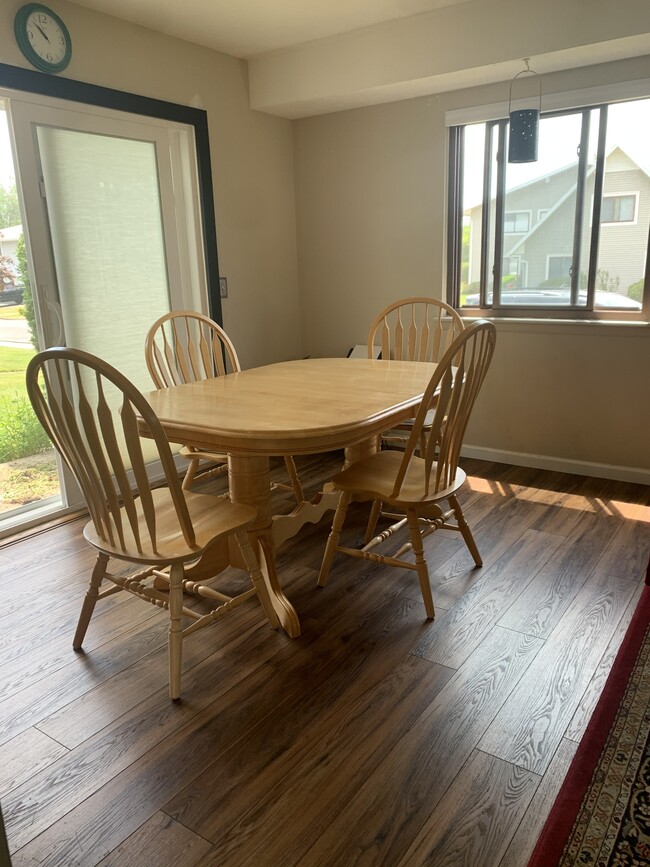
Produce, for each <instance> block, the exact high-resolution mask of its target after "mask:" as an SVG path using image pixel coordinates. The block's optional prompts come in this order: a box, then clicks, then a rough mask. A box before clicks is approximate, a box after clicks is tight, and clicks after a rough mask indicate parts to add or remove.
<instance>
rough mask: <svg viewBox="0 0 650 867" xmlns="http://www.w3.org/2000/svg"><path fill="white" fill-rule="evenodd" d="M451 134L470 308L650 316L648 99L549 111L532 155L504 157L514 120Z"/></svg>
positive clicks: (457, 302) (462, 289) (460, 304)
mask: <svg viewBox="0 0 650 867" xmlns="http://www.w3.org/2000/svg"><path fill="white" fill-rule="evenodd" d="M449 135H450V149H449V220H448V245H447V251H448V257H447V262H448V272H447V283H448V287H447V288H448V297H449V299H450V300H451V303H453V305H454V306H455V307H456V308H457V309H459V310H460V312H461V313H463V311H464V310H465V311H467V313H468V314H470V315H476V313H477V311H481V312H484V313H485V314H487V315H489V314H490V312H491V311H495V312H496V311H498V315H499V316H509V315H510V316H518V317H521V316H524V317H525V316H530V317H533V318H540V317H541V318H571V319H581V318H583V319H598V318H601V319H603V318H606V319H621V320H638V321H646V320H649V319H650V278H649V277H648V274H647V272H648V270H649V269H648V248H649V242H650V237H649V236H650V206H649V205H648V203H650V173H648V165H647V157H646V142H647V141H648V137H649V136H650V99H646V98H644V99H636V100H630V101H627V102H615V103H609V104H599V105H596V106H588V107H584V108H577V109H568V110H559V111H549V112H546V113H544V114H543V115H542V116H541V118H540V125H539V158H538V160H537V161H536V162H534V163H519V164H512V163H508V162H507V161H506V155H507V151H508V147H507V144H508V120H507V119H506V118H500V119H496V120H490V121H487V122H484V123H466V124H463V125H454V126H451V127H450V130H449ZM533 215H537V219H536V220H535V219H534V217H533ZM612 227H613V228H612Z"/></svg>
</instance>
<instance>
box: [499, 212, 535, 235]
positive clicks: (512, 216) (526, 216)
mask: <svg viewBox="0 0 650 867" xmlns="http://www.w3.org/2000/svg"><path fill="white" fill-rule="evenodd" d="M529 229H530V212H529V211H508V212H507V213H506V214H505V215H504V217H503V231H504V232H506V233H507V234H509V235H512V234H514V233H515V232H518V233H521V234H523V233H525V232H527V231H528V230H529Z"/></svg>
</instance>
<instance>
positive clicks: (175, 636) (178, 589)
mask: <svg viewBox="0 0 650 867" xmlns="http://www.w3.org/2000/svg"><path fill="white" fill-rule="evenodd" d="M184 575H185V570H184V569H183V564H182V563H173V564H172V566H171V568H170V570H169V638H168V644H169V697H170V698H171V699H172V700H173V701H178V699H179V698H180V696H181V667H182V663H183V624H182V616H183V577H184Z"/></svg>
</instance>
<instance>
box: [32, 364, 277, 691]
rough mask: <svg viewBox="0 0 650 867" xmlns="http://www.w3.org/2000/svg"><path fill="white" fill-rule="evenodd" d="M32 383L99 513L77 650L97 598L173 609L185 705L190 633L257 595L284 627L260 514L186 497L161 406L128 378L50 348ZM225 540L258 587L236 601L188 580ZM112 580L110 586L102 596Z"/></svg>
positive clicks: (52, 433) (175, 679)
mask: <svg viewBox="0 0 650 867" xmlns="http://www.w3.org/2000/svg"><path fill="white" fill-rule="evenodd" d="M26 377H27V391H28V394H29V398H30V400H31V403H32V406H33V407H34V411H35V413H36V415H37V417H38V419H39V421H40V422H41V424H42V425H43V427H44V428H45V430H46V432H47V434H48V436H49V437H50V439H51V440H52V443H53V444H54V446H55V448H56V449H57V450H58V451H59V453H60V455H61V457H62V458H63V460H64V461H65V462H66V464H67V465H68V467H69V468H70V470H71V471H72V473H73V474H74V476H75V478H76V480H77V482H78V483H79V486H80V487H81V490H82V492H83V495H84V498H85V500H86V504H87V506H88V510H89V512H90V517H91V520H90V521H89V522H88V523H87V524H86V526H85V528H84V536H85V538H86V540H87V541H88V542H89V543H90V544H91V545H92V546H93V547H94V548H95V549H96V550H97V560H96V562H95V566H94V569H93V572H92V576H91V579H90V587H89V588H88V592H87V593H86V596H85V599H84V602H83V606H82V609H81V615H80V617H79V622H78V625H77V630H76V633H75V636H74V640H73V645H72V646H73V647H74V648H75V650H79V649H80V648H81V645H82V642H83V639H84V636H85V634H86V629H87V627H88V624H89V622H90V618H91V616H92V613H93V610H94V608H95V603H96V602H97V600H98V599H103V598H105V597H106V596H110V595H112V594H113V593H117V592H119V591H121V590H126V591H128V592H129V593H132V594H133V595H134V596H136V597H137V598H139V599H142V600H144V601H145V602H149V603H151V604H153V605H155V606H158V607H159V608H163V609H165V610H167V611H169V693H170V696H171V698H172V699H178V698H179V696H180V689H181V664H182V651H183V641H184V639H185V638H186V637H187V636H188V635H191V634H192V633H194V632H196V631H197V630H200V629H202V628H204V627H205V626H208V625H209V624H211V623H214V622H215V621H216V620H218V619H219V618H221V617H222V616H223V615H224V614H226V612H228V611H230V610H231V609H232V608H234V607H236V606H238V605H240V604H241V603H242V602H245V601H246V600H247V599H249V598H251V597H253V596H257V597H258V598H259V601H260V603H261V605H262V607H263V609H264V612H265V614H266V616H267V618H268V620H269V622H270V624H271V626H272V627H273V628H277V626H278V619H277V616H276V614H275V611H274V610H273V607H272V604H271V599H270V596H269V591H268V588H267V586H266V584H265V581H264V578H263V577H262V573H261V571H260V568H259V564H258V561H257V559H256V556H255V554H254V552H253V549H252V546H251V542H250V539H249V535H248V532H247V529H246V528H247V527H248V526H249V524H250V523H251V522H252V521H254V520H255V517H256V510H255V509H254V508H253V507H251V506H246V505H235V504H234V503H231V502H230V500H228V499H227V498H223V497H213V496H207V495H204V494H196V493H192V492H191V491H184V490H183V489H182V487H181V484H180V481H179V479H178V475H177V471H176V466H175V463H174V458H173V455H172V453H171V449H170V447H169V443H168V442H167V439H166V437H165V433H164V431H163V429H162V427H161V425H160V422H159V420H158V418H157V417H156V415H155V414H154V412H153V410H152V409H151V407H150V406H149V404H148V403H147V401H146V400H145V398H144V397H143V396H142V395H141V394H140V392H139V391H138V390H137V389H136V388H135V386H134V385H133V384H132V383H131V382H129V380H128V379H126V377H124V376H123V375H122V374H121V373H120V372H119V371H118V370H116V369H115V368H114V367H111V366H110V365H109V364H107V363H106V362H104V361H102V360H101V359H99V358H97V357H96V356H94V355H90V354H89V353H86V352H82V351H81V350H78V349H68V348H63V347H57V348H53V349H47V350H45V351H44V352H40V353H38V354H37V355H36V356H34V358H32V359H31V361H30V362H29V365H28V367H27V375H26ZM139 423H140V424H142V425H144V426H145V428H146V434H147V437H150V438H151V440H153V443H154V445H155V448H156V450H157V456H158V458H159V460H160V463H161V466H162V470H163V472H164V477H165V481H166V485H165V486H164V487H156V488H152V487H151V485H150V483H149V480H148V477H147V468H146V465H145V457H144V454H143V448H142V440H141V437H140V428H139ZM222 537H232V539H231V540H230V541H231V542H232V543H233V544H235V545H236V546H238V547H239V551H240V553H241V562H242V563H243V564H245V568H246V571H248V573H249V575H250V578H251V586H250V588H248V589H246V590H244V591H243V592H241V593H239V595H237V596H228V595H226V594H224V593H221V592H219V591H218V590H215V589H213V588H212V587H211V586H208V585H206V584H199V583H196V582H193V581H190V580H186V578H185V570H184V567H185V564H186V563H188V562H189V561H194V560H196V559H197V558H198V557H200V556H201V554H202V553H203V552H204V551H205V550H206V548H208V547H209V546H211V545H213V544H214V543H216V542H217V541H218V540H219V539H221V538H222ZM111 559H115V560H118V561H126V562H128V563H133V564H135V567H136V568H135V571H134V572H132V573H131V574H128V575H124V574H121V573H116V574H113V573H111V572H109V571H108V565H109V560H111ZM104 579H107V580H108V581H109V582H110V586H108V587H107V588H106V589H104V590H100V586H101V584H102V582H103V581H104ZM184 594H194V595H195V596H197V597H200V598H201V599H202V600H203V601H204V602H208V603H211V606H212V607H211V609H209V610H208V611H206V610H205V609H202V610H200V611H197V610H194V609H192V608H190V607H188V605H186V603H185V600H184ZM188 621H189V625H186V626H184V625H183V624H184V623H186V622H188Z"/></svg>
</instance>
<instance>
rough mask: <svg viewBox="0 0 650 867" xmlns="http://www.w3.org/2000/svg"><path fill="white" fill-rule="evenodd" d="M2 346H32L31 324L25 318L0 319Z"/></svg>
mask: <svg viewBox="0 0 650 867" xmlns="http://www.w3.org/2000/svg"><path fill="white" fill-rule="evenodd" d="M0 346H13V347H16V348H19V349H20V348H29V349H31V348H32V341H31V338H30V335H29V325H28V324H27V321H26V320H25V319H0Z"/></svg>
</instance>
